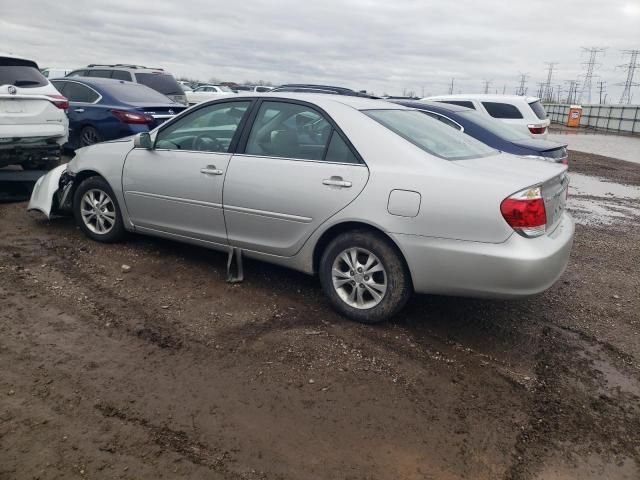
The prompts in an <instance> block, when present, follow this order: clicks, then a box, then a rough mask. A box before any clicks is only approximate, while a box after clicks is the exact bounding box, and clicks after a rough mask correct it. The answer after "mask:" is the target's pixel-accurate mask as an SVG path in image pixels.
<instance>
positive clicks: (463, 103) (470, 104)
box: [436, 100, 476, 110]
mask: <svg viewBox="0 0 640 480" xmlns="http://www.w3.org/2000/svg"><path fill="white" fill-rule="evenodd" d="M436 101H437V102H440V103H450V104H451V105H458V106H459V107H467V108H472V109H474V110H475V109H476V107H474V106H473V102H470V101H468V100H436Z"/></svg>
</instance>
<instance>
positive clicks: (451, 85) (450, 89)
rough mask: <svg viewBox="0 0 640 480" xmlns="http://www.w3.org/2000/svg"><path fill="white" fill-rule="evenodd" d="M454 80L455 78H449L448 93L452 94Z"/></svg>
mask: <svg viewBox="0 0 640 480" xmlns="http://www.w3.org/2000/svg"><path fill="white" fill-rule="evenodd" d="M454 80H455V78H452V79H451V84H450V85H449V95H453V81H454Z"/></svg>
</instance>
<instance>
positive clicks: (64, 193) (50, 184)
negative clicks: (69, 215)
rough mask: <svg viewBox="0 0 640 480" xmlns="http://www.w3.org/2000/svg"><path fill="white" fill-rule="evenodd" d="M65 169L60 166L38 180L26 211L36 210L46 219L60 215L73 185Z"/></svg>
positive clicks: (63, 166) (65, 167)
mask: <svg viewBox="0 0 640 480" xmlns="http://www.w3.org/2000/svg"><path fill="white" fill-rule="evenodd" d="M66 169H67V166H66V165H60V166H59V167H56V168H54V169H53V170H51V171H49V172H47V174H46V175H43V176H42V177H40V178H39V179H38V181H37V182H36V184H35V186H34V187H33V192H32V193H31V199H30V200H29V205H28V206H27V210H29V211H31V210H37V211H39V212H42V213H44V215H45V216H46V217H47V218H51V216H52V215H55V214H59V213H62V211H63V210H64V209H65V208H66V204H67V197H68V194H69V191H70V190H71V185H72V183H73V182H72V181H71V179H70V178H69V176H68V175H67V173H66ZM61 179H62V181H61Z"/></svg>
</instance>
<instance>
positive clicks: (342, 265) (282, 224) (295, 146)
mask: <svg viewBox="0 0 640 480" xmlns="http://www.w3.org/2000/svg"><path fill="white" fill-rule="evenodd" d="M567 188H568V179H567V175H566V167H565V166H564V165H558V164H550V163H547V162H543V161H538V160H531V159H524V158H520V157H516V156H512V155H508V154H503V153H500V152H497V151H495V150H492V149H491V148H489V147H487V146H486V145H484V144H482V143H479V142H478V141H476V140H474V139H473V138H471V137H469V136H467V135H466V134H464V133H461V132H458V131H456V130H454V129H452V128H450V127H448V126H447V125H445V124H442V123H440V122H438V121H437V120H434V119H432V118H430V117H428V116H427V115H424V114H423V113H421V112H419V111H416V110H413V109H410V108H405V107H401V106H399V105H395V104H391V103H387V102H384V101H381V100H372V99H365V98H357V97H346V96H333V95H313V94H270V95H268V96H267V95H260V94H251V95H237V96H235V97H232V98H225V99H220V100H216V101H210V102H206V103H202V104H199V105H197V106H195V107H193V108H191V109H189V110H187V111H185V112H183V113H182V114H180V115H178V116H177V117H175V118H174V119H172V120H170V121H169V122H167V123H165V124H163V125H162V126H160V127H159V128H157V129H156V130H154V131H152V132H150V133H142V134H139V135H137V136H136V137H132V138H126V139H120V140H115V141H112V142H105V143H101V144H97V145H94V146H91V147H87V148H83V149H81V150H79V151H78V152H77V155H76V157H75V158H74V159H73V160H72V161H71V162H70V163H69V164H67V165H64V166H61V167H59V168H57V169H55V170H52V171H51V172H49V173H48V174H47V175H46V176H44V177H42V178H40V180H39V181H38V182H37V184H36V187H35V189H34V192H33V195H32V198H31V202H30V204H29V209H35V210H40V211H42V212H43V213H45V214H46V215H47V216H51V215H53V214H64V213H66V212H73V214H74V216H75V218H76V220H77V222H78V224H79V225H80V228H81V229H82V230H83V232H84V233H85V234H86V235H87V236H88V237H90V238H92V239H94V240H98V241H102V242H115V241H119V240H121V239H123V238H124V236H125V234H126V232H136V233H143V234H149V235H156V236H160V237H165V238H169V239H174V240H177V241H181V242H189V243H193V244H197V245H202V246H204V247H209V248H213V249H219V250H224V251H227V252H229V260H230V261H231V260H233V259H234V258H235V259H236V260H240V259H241V258H242V256H245V257H252V258H256V259H260V260H264V261H267V262H272V263H276V264H279V265H283V266H286V267H290V268H293V269H296V270H300V271H303V272H306V273H309V274H318V275H319V277H320V283H321V285H322V288H323V290H324V292H325V293H326V295H327V297H328V299H329V302H330V303H331V305H332V306H333V307H334V308H335V309H336V310H338V311H339V312H340V313H342V314H343V315H345V316H347V317H349V318H351V319H354V320H358V321H361V322H367V323H373V322H378V321H381V320H383V319H386V318H389V317H390V316H392V315H394V314H395V313H397V312H398V311H399V310H400V309H401V308H402V307H403V306H404V304H405V303H406V302H407V300H408V299H409V297H410V295H411V293H412V292H414V291H415V292H418V293H433V294H446V295H465V296H481V297H493V298H516V297H524V296H529V295H533V294H536V293H539V292H541V291H543V290H545V289H547V288H549V287H550V286H551V285H552V284H553V283H554V282H555V281H556V280H557V279H558V277H559V276H560V275H561V274H562V272H563V270H564V268H565V266H566V264H567V261H568V258H569V252H570V250H571V245H572V241H573V233H574V225H573V221H572V219H571V217H570V216H569V215H568V214H567V213H566V212H565V209H564V206H565V201H566V195H567ZM240 266H241V264H240Z"/></svg>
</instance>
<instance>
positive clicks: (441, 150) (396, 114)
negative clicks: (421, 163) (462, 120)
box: [363, 110, 497, 160]
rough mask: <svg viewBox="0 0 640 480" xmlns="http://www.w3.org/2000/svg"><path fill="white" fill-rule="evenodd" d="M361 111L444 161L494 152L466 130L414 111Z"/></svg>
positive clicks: (483, 155)
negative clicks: (464, 131)
mask: <svg viewBox="0 0 640 480" xmlns="http://www.w3.org/2000/svg"><path fill="white" fill-rule="evenodd" d="M363 113H365V114H366V115H368V116H370V117H371V118H373V119H374V120H376V121H377V122H378V123H380V124H382V125H384V126H385V127H387V128H388V129H389V130H391V131H392V132H394V133H396V134H398V135H400V136H401V137H402V138H404V139H405V140H408V141H409V142H411V143H413V144H414V145H415V146H417V147H419V148H421V149H422V150H424V151H425V152H427V153H430V154H431V155H435V156H437V157H440V158H443V159H445V160H465V159H470V158H479V157H486V156H489V155H495V154H496V153H497V151H496V150H494V149H493V148H490V147H488V146H486V145H485V144H484V143H481V142H479V141H478V140H476V139H475V138H472V137H470V136H469V135H467V134H466V133H463V132H461V131H460V130H456V129H453V128H451V127H449V126H448V125H445V124H444V123H442V122H440V121H438V120H436V119H434V118H431V117H429V116H428V115H424V114H423V113H422V112H419V111H416V110H365V111H364V112H363Z"/></svg>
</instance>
